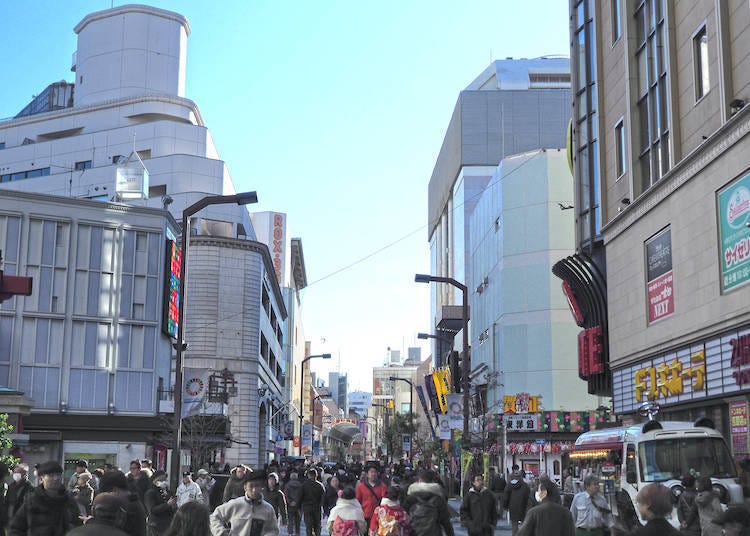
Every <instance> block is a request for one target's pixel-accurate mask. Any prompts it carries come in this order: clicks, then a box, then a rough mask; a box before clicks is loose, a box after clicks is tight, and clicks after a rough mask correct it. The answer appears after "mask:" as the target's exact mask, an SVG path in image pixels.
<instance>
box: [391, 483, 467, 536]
mask: <svg viewBox="0 0 750 536" xmlns="http://www.w3.org/2000/svg"><path fill="white" fill-rule="evenodd" d="M403 507H404V510H406V511H407V512H408V514H409V519H410V520H411V533H412V536H440V535H441V534H445V535H446V536H455V532H454V530H453V525H452V524H451V518H450V514H449V513H448V501H447V500H446V498H445V492H444V490H443V486H442V485H440V482H439V480H438V476H437V473H436V472H435V471H433V470H431V469H424V470H422V471H421V472H420V473H419V481H418V482H415V483H414V484H412V485H411V486H409V490H408V491H407V493H406V500H405V501H404V504H403Z"/></svg>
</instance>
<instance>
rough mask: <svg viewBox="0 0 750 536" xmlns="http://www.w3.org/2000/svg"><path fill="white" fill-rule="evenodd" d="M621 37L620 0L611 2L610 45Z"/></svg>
mask: <svg viewBox="0 0 750 536" xmlns="http://www.w3.org/2000/svg"><path fill="white" fill-rule="evenodd" d="M621 36H622V0H612V44H614V43H616V42H617V40H618V39H620V37H621Z"/></svg>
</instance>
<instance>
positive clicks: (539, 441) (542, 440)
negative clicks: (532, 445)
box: [536, 439, 546, 445]
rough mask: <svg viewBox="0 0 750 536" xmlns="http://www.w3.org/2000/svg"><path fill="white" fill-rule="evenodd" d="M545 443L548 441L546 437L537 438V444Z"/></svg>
mask: <svg viewBox="0 0 750 536" xmlns="http://www.w3.org/2000/svg"><path fill="white" fill-rule="evenodd" d="M545 443H546V441H545V440H544V439H537V440H536V444H537V445H544V444H545Z"/></svg>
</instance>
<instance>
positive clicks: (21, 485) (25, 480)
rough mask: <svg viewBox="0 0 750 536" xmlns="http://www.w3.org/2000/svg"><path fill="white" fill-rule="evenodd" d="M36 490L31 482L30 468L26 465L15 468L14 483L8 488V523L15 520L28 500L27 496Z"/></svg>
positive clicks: (20, 464)
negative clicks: (15, 516) (15, 515)
mask: <svg viewBox="0 0 750 536" xmlns="http://www.w3.org/2000/svg"><path fill="white" fill-rule="evenodd" d="M33 490H34V486H32V485H31V482H29V466H28V465H26V464H25V463H19V464H18V465H16V466H15V467H14V468H13V482H11V483H10V486H8V493H7V494H6V495H5V505H6V507H7V508H8V522H10V520H11V519H13V515H14V514H15V513H16V512H17V511H18V510H19V508H21V505H22V504H23V502H24V501H25V500H26V495H27V494H28V493H30V492H32V491H33Z"/></svg>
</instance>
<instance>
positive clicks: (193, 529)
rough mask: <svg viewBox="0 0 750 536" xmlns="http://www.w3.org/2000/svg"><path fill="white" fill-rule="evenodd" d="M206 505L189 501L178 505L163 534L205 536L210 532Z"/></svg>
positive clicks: (169, 535)
mask: <svg viewBox="0 0 750 536" xmlns="http://www.w3.org/2000/svg"><path fill="white" fill-rule="evenodd" d="M208 516H209V511H208V508H207V507H206V505H204V504H202V503H199V502H197V501H189V502H186V503H185V504H183V505H182V506H180V507H179V508H178V509H177V512H175V514H174V517H173V518H172V524H171V525H169V528H168V529H167V531H166V532H165V533H164V536H205V535H206V534H211V528H210V527H209V519H208Z"/></svg>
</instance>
